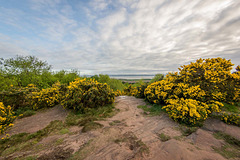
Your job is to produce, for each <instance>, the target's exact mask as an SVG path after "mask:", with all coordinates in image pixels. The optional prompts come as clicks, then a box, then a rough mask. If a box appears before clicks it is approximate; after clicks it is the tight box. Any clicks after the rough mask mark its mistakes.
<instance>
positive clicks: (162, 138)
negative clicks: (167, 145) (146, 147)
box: [159, 133, 171, 142]
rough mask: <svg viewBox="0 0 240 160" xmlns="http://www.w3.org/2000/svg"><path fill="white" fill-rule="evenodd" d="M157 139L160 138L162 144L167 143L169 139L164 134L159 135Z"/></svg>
mask: <svg viewBox="0 0 240 160" xmlns="http://www.w3.org/2000/svg"><path fill="white" fill-rule="evenodd" d="M159 138H160V140H161V141H162V142H166V141H168V140H170V139H171V137H170V136H168V135H165V134H164V133H161V134H159Z"/></svg>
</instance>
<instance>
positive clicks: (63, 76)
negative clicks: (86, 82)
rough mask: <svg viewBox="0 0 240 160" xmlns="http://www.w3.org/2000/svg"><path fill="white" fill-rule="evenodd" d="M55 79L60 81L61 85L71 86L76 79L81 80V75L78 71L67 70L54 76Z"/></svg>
mask: <svg viewBox="0 0 240 160" xmlns="http://www.w3.org/2000/svg"><path fill="white" fill-rule="evenodd" d="M53 77H54V78H55V79H56V80H57V81H59V82H60V83H61V84H69V83H70V82H72V81H74V80H75V79H76V78H79V74H78V71H77V70H72V71H71V72H67V71H65V70H61V71H59V72H56V73H54V74H53Z"/></svg>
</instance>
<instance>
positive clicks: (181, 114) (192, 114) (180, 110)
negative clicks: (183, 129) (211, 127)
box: [163, 98, 211, 125]
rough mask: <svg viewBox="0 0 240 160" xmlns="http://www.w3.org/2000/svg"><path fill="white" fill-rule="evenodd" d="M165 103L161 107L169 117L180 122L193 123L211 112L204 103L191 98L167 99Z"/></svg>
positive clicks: (203, 118)
mask: <svg viewBox="0 0 240 160" xmlns="http://www.w3.org/2000/svg"><path fill="white" fill-rule="evenodd" d="M167 103H168V105H166V106H164V107H163V109H166V111H167V113H168V114H169V117H171V118H172V119H173V120H175V121H177V122H180V123H185V124H189V125H195V124H196V123H198V122H201V121H203V120H205V119H206V118H207V116H208V114H209V113H211V111H210V110H208V109H209V107H208V105H207V104H206V103H203V102H200V101H197V100H193V99H184V98H181V99H169V100H167Z"/></svg>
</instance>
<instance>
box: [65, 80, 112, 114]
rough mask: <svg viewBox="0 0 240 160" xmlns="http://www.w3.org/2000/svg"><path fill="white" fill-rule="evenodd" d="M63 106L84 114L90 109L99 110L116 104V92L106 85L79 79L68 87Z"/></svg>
mask: <svg viewBox="0 0 240 160" xmlns="http://www.w3.org/2000/svg"><path fill="white" fill-rule="evenodd" d="M67 88H68V90H67V92H66V94H65V96H64V98H63V101H62V105H63V106H64V107H65V108H72V109H74V110H77V111H78V110H80V111H82V112H84V111H85V110H86V109H88V108H97V107H101V106H104V105H106V104H111V103H113V102H114V98H115V95H114V92H113V90H112V89H110V87H109V86H108V85H107V84H106V83H99V82H97V81H96V80H93V79H90V80H87V79H80V78H77V79H76V80H75V81H73V82H71V83H70V84H69V86H68V87H67Z"/></svg>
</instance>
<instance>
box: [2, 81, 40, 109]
mask: <svg viewBox="0 0 240 160" xmlns="http://www.w3.org/2000/svg"><path fill="white" fill-rule="evenodd" d="M38 91H39V89H38V88H37V87H36V86H35V85H33V84H29V85H28V86H27V87H21V88H19V87H14V86H12V87H10V89H9V90H8V91H2V92H0V101H1V102H3V103H4V104H5V105H7V106H8V105H10V106H11V107H12V109H13V110H17V109H21V108H26V107H30V101H29V99H28V95H29V94H30V93H32V92H38ZM16 102H17V103H16Z"/></svg>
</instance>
